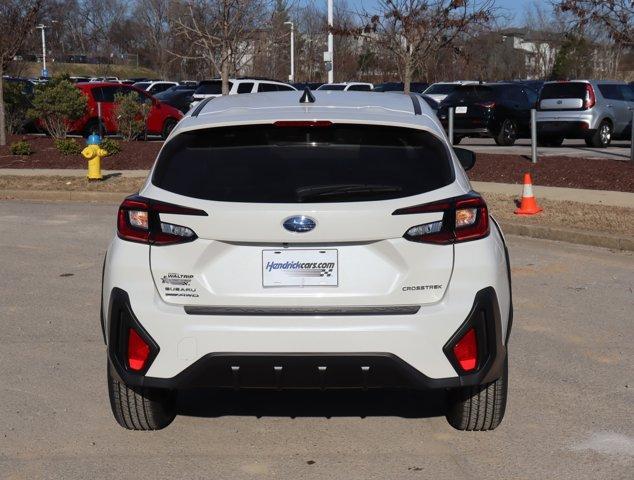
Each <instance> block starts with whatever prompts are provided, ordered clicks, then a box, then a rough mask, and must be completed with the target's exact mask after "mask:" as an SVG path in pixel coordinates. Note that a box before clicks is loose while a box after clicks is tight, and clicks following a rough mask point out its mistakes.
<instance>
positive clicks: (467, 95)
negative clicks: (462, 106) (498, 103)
mask: <svg viewBox="0 0 634 480" xmlns="http://www.w3.org/2000/svg"><path fill="white" fill-rule="evenodd" d="M494 99H495V90H494V89H493V88H492V87H485V86H482V85H465V86H461V87H459V88H457V89H455V90H454V91H453V92H452V93H450V94H449V95H448V96H447V98H445V100H444V101H445V102H447V103H451V102H457V101H464V102H482V101H488V100H494Z"/></svg>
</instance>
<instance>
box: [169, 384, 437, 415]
mask: <svg viewBox="0 0 634 480" xmlns="http://www.w3.org/2000/svg"><path fill="white" fill-rule="evenodd" d="M178 395H179V396H178V414H179V415H186V416H192V417H222V416H231V415H241V416H254V417H258V418H259V417H290V418H294V417H326V418H329V417H361V418H363V417H387V416H391V417H403V418H426V417H436V416H441V415H444V402H445V397H446V394H445V392H444V391H442V390H440V391H424V392H423V391H421V392H417V391H413V390H367V391H363V390H280V391H276V390H239V391H233V390H212V389H196V390H184V391H180V392H179V394H178Z"/></svg>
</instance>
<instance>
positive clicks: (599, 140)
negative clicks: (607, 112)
mask: <svg viewBox="0 0 634 480" xmlns="http://www.w3.org/2000/svg"><path fill="white" fill-rule="evenodd" d="M612 135H613V132H612V125H611V124H610V122H608V121H607V120H603V121H602V122H601V124H600V125H599V128H597V131H596V132H594V134H592V135H591V136H589V137H586V138H585V140H586V145H587V146H589V147H593V148H605V147H607V146H608V145H610V142H611V141H612Z"/></svg>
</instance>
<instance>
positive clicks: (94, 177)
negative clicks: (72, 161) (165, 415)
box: [81, 133, 108, 181]
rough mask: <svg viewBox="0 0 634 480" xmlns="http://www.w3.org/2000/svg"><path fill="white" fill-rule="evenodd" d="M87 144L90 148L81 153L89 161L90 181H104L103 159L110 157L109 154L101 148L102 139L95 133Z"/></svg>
mask: <svg viewBox="0 0 634 480" xmlns="http://www.w3.org/2000/svg"><path fill="white" fill-rule="evenodd" d="M86 143H87V144H88V146H87V147H86V148H84V149H83V150H82V151H81V154H82V155H83V156H84V158H85V159H86V160H88V180H89V181H98V180H102V179H103V176H102V175H101V158H102V157H105V156H106V155H108V152H106V151H105V150H104V149H103V148H101V147H100V146H99V144H100V143H101V137H100V136H99V135H97V134H95V133H93V134H92V135H90V136H89V137H88V140H87V141H86Z"/></svg>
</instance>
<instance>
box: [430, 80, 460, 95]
mask: <svg viewBox="0 0 634 480" xmlns="http://www.w3.org/2000/svg"><path fill="white" fill-rule="evenodd" d="M456 88H458V85H456V84H455V83H435V84H434V85H432V86H431V87H429V88H428V89H427V90H425V93H426V94H427V95H429V94H433V95H448V94H450V93H451V92H453V91H454V90H455V89H456Z"/></svg>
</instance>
